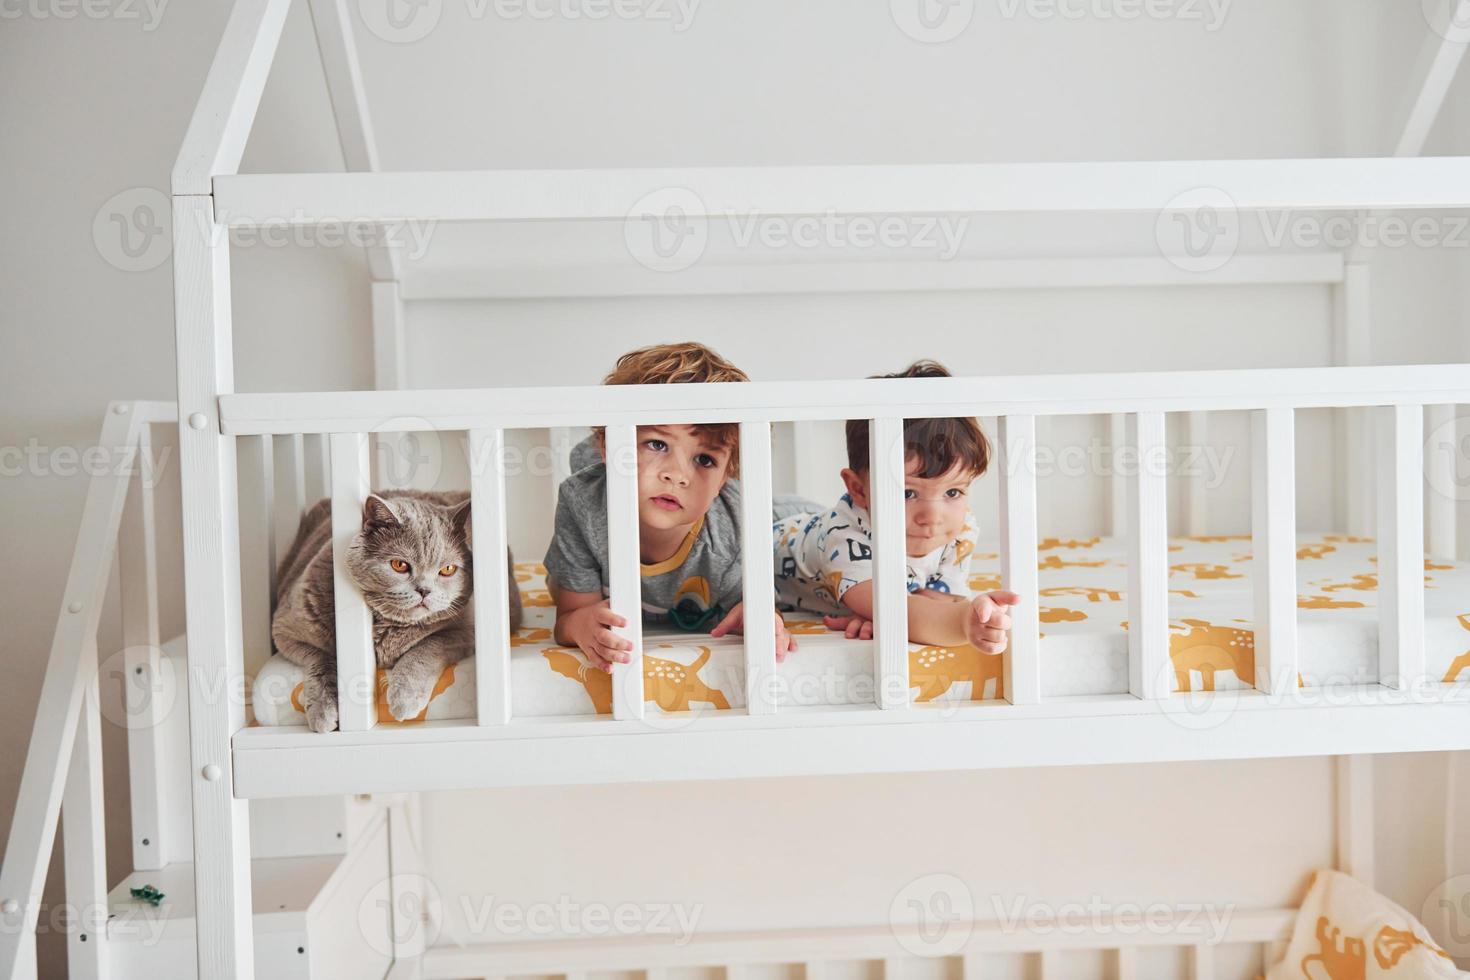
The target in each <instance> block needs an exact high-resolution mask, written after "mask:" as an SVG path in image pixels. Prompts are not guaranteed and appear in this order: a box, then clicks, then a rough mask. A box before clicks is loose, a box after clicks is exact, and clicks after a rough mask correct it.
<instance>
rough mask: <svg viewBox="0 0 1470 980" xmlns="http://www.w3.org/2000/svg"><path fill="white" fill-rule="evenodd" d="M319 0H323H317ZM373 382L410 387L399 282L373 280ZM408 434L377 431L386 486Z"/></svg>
mask: <svg viewBox="0 0 1470 980" xmlns="http://www.w3.org/2000/svg"><path fill="white" fill-rule="evenodd" d="M317 2H318V3H320V2H322V0H317ZM372 306H373V386H374V387H375V388H377V390H379V391H397V390H399V389H402V388H404V387H407V384H406V381H407V378H406V375H407V365H406V363H405V352H404V330H403V294H402V289H401V287H400V286H399V284H398V282H397V281H396V280H395V281H388V282H380V281H377V280H374V281H373V284H372ZM407 438H409V435H408V433H404V432H381V433H375V434H374V439H375V443H376V444H375V446H374V447H373V448H374V449H376V451H377V482H378V486H379V487H382V488H384V489H388V488H390V487H392V481H391V477H392V474H393V471H394V468H395V467H394V465H393V462H394V461H393V455H392V454H393V453H394V452H396V451H397V448H398V446H399V443H400V442H401V441H402V440H404V439H407Z"/></svg>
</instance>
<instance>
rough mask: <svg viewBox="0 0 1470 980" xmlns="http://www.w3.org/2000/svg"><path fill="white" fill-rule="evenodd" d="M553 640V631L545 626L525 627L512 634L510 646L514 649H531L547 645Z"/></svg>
mask: <svg viewBox="0 0 1470 980" xmlns="http://www.w3.org/2000/svg"><path fill="white" fill-rule="evenodd" d="M549 639H551V630H549V629H547V628H546V627H544V626H523V627H522V628H520V629H518V630H516V631H515V632H514V633H512V634H511V637H510V645H511V646H513V647H529V646H535V645H536V644H538V643H545V642H546V641H547V640H549Z"/></svg>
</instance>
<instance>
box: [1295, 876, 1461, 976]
mask: <svg viewBox="0 0 1470 980" xmlns="http://www.w3.org/2000/svg"><path fill="white" fill-rule="evenodd" d="M1464 976H1466V974H1464V973H1461V972H1460V971H1459V970H1457V969H1455V964H1454V962H1453V961H1452V960H1451V959H1450V956H1449V954H1448V953H1446V952H1445V951H1444V950H1443V949H1440V948H1439V947H1438V946H1436V945H1435V944H1434V940H1433V939H1432V938H1431V937H1430V935H1429V932H1428V930H1426V929H1425V928H1424V926H1423V924H1422V923H1420V922H1419V921H1418V920H1417V919H1415V918H1414V917H1413V916H1412V915H1410V914H1409V913H1408V912H1406V911H1404V910H1403V909H1401V908H1399V907H1398V906H1397V905H1395V904H1394V903H1392V902H1390V901H1389V900H1388V899H1386V898H1384V897H1383V896H1382V895H1380V894H1378V893H1377V892H1375V891H1374V890H1373V889H1371V888H1369V887H1368V886H1367V885H1364V884H1363V883H1362V882H1360V881H1358V880H1357V879H1356V878H1352V877H1350V876H1348V875H1345V874H1342V873H1341V872H1337V871H1319V872H1317V877H1316V879H1315V880H1314V881H1313V882H1312V888H1311V890H1310V891H1308V892H1307V897H1306V900H1305V901H1304V902H1302V908H1301V912H1300V914H1299V915H1298V916H1297V920H1296V928H1295V929H1294V930H1293V931H1292V934H1291V941H1290V942H1289V944H1288V945H1287V948H1286V956H1285V957H1284V958H1283V959H1282V960H1281V961H1280V962H1278V963H1274V964H1271V965H1270V968H1269V969H1268V970H1267V972H1266V980H1303V978H1305V980H1376V978H1380V977H1382V978H1386V980H1441V978H1450V977H1464Z"/></svg>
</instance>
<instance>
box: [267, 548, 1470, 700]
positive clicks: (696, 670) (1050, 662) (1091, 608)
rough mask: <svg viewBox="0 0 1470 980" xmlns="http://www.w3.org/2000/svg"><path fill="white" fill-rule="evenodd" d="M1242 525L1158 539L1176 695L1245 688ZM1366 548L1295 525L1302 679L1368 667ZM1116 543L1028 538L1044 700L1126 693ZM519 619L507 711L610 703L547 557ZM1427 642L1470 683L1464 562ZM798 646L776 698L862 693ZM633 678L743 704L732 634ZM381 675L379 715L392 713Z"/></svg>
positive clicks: (929, 655) (832, 639) (933, 688)
mask: <svg viewBox="0 0 1470 980" xmlns="http://www.w3.org/2000/svg"><path fill="white" fill-rule="evenodd" d="M1250 548H1251V539H1250V537H1249V536H1217V537H1193V538H1179V539H1174V540H1171V541H1170V542H1169V553H1170V568H1169V617H1170V630H1171V634H1172V635H1171V637H1170V643H1169V648H1170V649H1169V652H1170V658H1171V667H1172V673H1173V678H1172V683H1173V687H1174V689H1175V690H1176V691H1192V690H1205V691H1212V690H1216V689H1248V688H1251V687H1253V686H1254V684H1255V653H1254V636H1253V633H1252V627H1251V618H1250V617H1251V609H1252V603H1253V596H1252V592H1251V578H1250V565H1251V555H1250ZM1375 552H1376V548H1375V546H1374V543H1373V541H1372V539H1369V538H1357V537H1350V536H1347V535H1338V534H1301V535H1299V536H1298V547H1297V593H1298V595H1297V607H1298V608H1297V616H1298V625H1297V629H1298V648H1299V653H1298V659H1299V664H1300V673H1301V683H1302V684H1304V685H1306V686H1309V687H1321V686H1342V685H1349V684H1365V683H1372V682H1374V681H1376V679H1377V654H1378V640H1377V629H1378V619H1377V615H1378V614H1377V609H1376V606H1377V602H1376V600H1377V589H1378V572H1377V559H1376V556H1375ZM1126 554H1127V543H1126V541H1124V540H1122V539H1111V538H1082V539H1059V538H1048V539H1046V540H1045V541H1043V542H1041V545H1040V563H1039V564H1040V585H1041V588H1040V595H1039V600H1040V618H1041V633H1042V640H1041V689H1042V694H1043V695H1044V696H1047V697H1059V696H1066V695H1096V694H1123V693H1127V691H1128V639H1127V632H1126V629H1127V625H1126V624H1127V603H1126V597H1125V591H1126V588H1127V565H1126ZM971 568H972V572H971V579H970V585H971V587H972V588H973V589H975V590H976V591H988V590H991V589H998V588H1000V587H1001V580H1000V557H999V555H998V554H997V553H996V552H995V551H993V550H990V551H986V550H980V551H977V553H976V554H975V556H974V559H973V562H972V566H971ZM516 578H517V584H518V585H519V587H520V589H521V597H522V605H523V608H524V610H525V624H524V626H523V627H522V628H521V629H520V630H519V631H518V632H517V633H516V635H515V636H514V637H512V639H511V645H512V651H511V678H512V680H511V686H512V691H511V700H512V711H513V712H514V714H515V715H516V716H517V717H550V716H559V715H577V714H591V713H594V712H596V713H607V712H610V711H611V710H612V685H611V679H610V678H609V676H608V675H607V674H604V673H602V672H600V671H596V670H592V669H591V668H589V667H588V666H587V662H586V659H585V658H584V657H583V656H582V654H581V652H580V651H578V650H575V649H568V648H566V647H561V646H558V645H557V644H556V643H555V642H553V640H552V638H551V626H552V622H553V619H554V615H555V610H554V608H553V606H552V601H551V596H550V594H549V593H548V592H547V590H546V583H545V569H544V568H542V567H541V566H540V565H537V564H529V563H527V564H520V565H517V566H516ZM1424 580H1425V610H1426V623H1425V647H1426V657H1425V661H1426V665H1427V668H1428V674H1429V677H1430V678H1431V679H1442V680H1444V681H1446V682H1452V681H1456V680H1464V681H1470V563H1456V562H1452V561H1449V560H1444V561H1439V560H1434V559H1430V560H1426V561H1425V563H1424ZM791 625H792V630H793V632H795V633H796V634H797V638H798V642H801V641H803V640H807V639H808V638H815V637H818V636H820V637H823V639H822V641H821V642H806V643H804V644H802V646H801V647H800V649H798V650H797V651H796V653H794V654H792V655H791V656H790V657H788V658H787V660H786V663H784V664H782V665H780V667H779V669H778V671H777V691H778V703H780V704H786V705H842V704H861V703H870V702H871V701H872V700H873V698H874V687H873V684H874V681H873V667H872V657H871V655H870V653H869V652H868V651H869V647H868V645H867V644H866V643H861V642H859V641H850V640H845V639H843V638H841V637H838V636H836V635H835V634H831V633H829V632H828V631H827V630H826V629H825V627H823V626H822V624H821V622H820V621H817V620H814V619H812V618H799V617H798V618H795V619H794V620H791ZM644 642H645V649H644V681H645V691H646V693H647V697H648V700H649V701H650V702H653V703H654V704H655V705H656V706H657V707H658V708H659V709H661V710H663V711H665V712H669V711H683V710H687V709H700V708H704V709H726V708H738V707H742V706H743V705H744V703H745V665H744V658H743V653H742V649H741V645H740V642H739V640H738V638H735V639H733V640H723V641H716V640H711V639H710V638H709V637H707V636H702V635H696V634H689V633H683V634H678V633H674V634H670V633H654V632H649V633H647V634H646V635H645V637H644ZM474 676H475V662H474V659H473V658H471V659H469V660H465V661H463V662H461V663H459V664H456V665H455V666H454V667H452V668H450V669H449V670H446V671H445V673H444V675H443V676H442V677H441V678H440V679H439V684H438V687H437V693H436V695H435V697H434V699H433V701H432V702H431V703H430V705H429V707H428V709H427V712H426V715H425V717H427V718H429V719H454V718H473V717H474V715H475V693H474V686H475V685H474ZM301 680H302V675H301V670H300V668H298V667H296V666H295V665H293V664H291V663H288V662H286V661H285V660H283V659H282V658H280V657H272V658H271V659H270V661H269V662H268V663H267V664H266V666H265V667H264V668H262V670H261V671H260V673H259V674H258V675H257V676H256V680H255V684H254V696H253V699H252V700H253V704H252V707H253V710H254V714H255V719H256V723H257V724H261V725H300V724H305V716H304V715H303V714H302V712H301V700H300V699H301V694H300V684H301ZM909 680H910V684H911V693H912V695H913V697H914V699H915V700H916V701H919V702H926V701H970V700H977V701H978V700H994V699H1001V698H1003V697H1004V696H1005V691H1004V688H1003V674H1002V658H1001V657H998V656H987V655H985V654H983V653H980V652H979V651H978V650H975V649H974V648H973V647H969V646H962V647H953V648H950V647H935V646H924V645H922V644H911V645H910V648H909ZM385 683H386V681H385V680H384V679H383V678H382V676H381V675H380V678H379V692H380V697H379V712H378V717H379V720H380V721H382V722H385V723H386V722H391V721H392V717H391V716H390V715H389V714H388V711H387V705H386V700H385V698H384V697H383V694H382V692H383V685H384V684H385Z"/></svg>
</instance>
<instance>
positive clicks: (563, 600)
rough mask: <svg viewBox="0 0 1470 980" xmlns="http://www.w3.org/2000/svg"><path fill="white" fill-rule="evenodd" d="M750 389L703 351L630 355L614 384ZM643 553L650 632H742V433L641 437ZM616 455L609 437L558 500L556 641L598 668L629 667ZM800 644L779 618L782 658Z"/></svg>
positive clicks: (657, 432)
mask: <svg viewBox="0 0 1470 980" xmlns="http://www.w3.org/2000/svg"><path fill="white" fill-rule="evenodd" d="M749 380H750V379H749V378H748V377H747V376H746V375H745V372H743V371H741V370H740V369H739V368H737V367H736V366H735V365H733V364H731V363H730V362H729V361H727V360H725V359H724V358H723V357H721V356H720V355H719V354H717V353H715V352H714V351H712V350H710V349H709V348H708V347H705V346H703V345H702V344H694V343H681V344H656V345H654V346H651V347H643V348H640V349H638V350H635V351H630V352H628V353H627V354H624V355H623V356H622V357H620V358H618V362H617V365H616V366H615V367H614V368H613V370H612V371H611V372H610V373H609V374H608V376H607V377H606V378H604V379H603V383H604V384H610V385H625V384H689V383H708V382H739V381H749ZM637 444H638V456H637V458H638V547H639V557H640V560H641V562H642V569H641V570H642V594H643V616H644V620H645V621H646V622H651V623H656V624H672V625H674V626H677V627H679V628H681V629H686V630H700V631H703V630H709V632H710V634H711V635H712V636H724V635H726V634H728V633H731V632H739V631H740V629H741V627H742V626H743V623H744V606H743V604H742V600H741V594H742V591H743V588H744V585H743V581H742V572H741V561H740V485H739V484H738V483H737V482H735V481H734V479H733V478H734V477H736V476H738V475H739V472H740V426H739V424H738V423H733V422H727V423H716V424H704V425H640V426H638V436H637ZM606 455H607V447H606V442H605V432H604V430H603V429H602V428H600V427H599V428H596V429H594V430H593V434H592V437H591V438H589V439H587V440H584V441H583V442H582V443H580V444H579V445H578V446H577V447H576V448H575V449H574V450H573V451H572V469H573V472H572V475H571V476H570V477H568V478H567V479H566V480H565V481H563V483H562V485H561V487H560V489H559V490H558V492H557V503H556V520H555V526H554V529H553V532H552V538H551V546H550V548H549V549H548V550H547V552H546V577H547V583H548V586H549V587H550V589H551V593H552V595H553V597H554V598H555V600H556V626H555V629H554V631H553V634H554V636H555V638H556V642H558V643H562V644H565V645H567V646H576V647H577V648H578V649H580V650H581V651H582V652H583V653H584V654H585V655H586V656H587V660H588V662H589V663H591V664H592V666H594V667H597V668H599V669H602V670H605V671H608V672H611V671H612V665H613V663H614V662H617V663H627V662H628V660H629V651H631V650H632V648H633V644H632V641H630V640H628V639H626V638H624V637H622V636H619V635H618V634H617V633H614V632H613V630H614V629H615V628H618V627H623V626H626V625H627V621H626V620H625V619H624V618H623V617H621V616H619V615H617V614H615V613H614V612H613V611H612V609H611V608H610V607H609V605H608V601H607V595H608V583H609V576H608V554H607V465H606ZM794 649H796V642H795V641H794V640H793V639H792V638H791V636H790V634H789V633H788V632H787V631H786V628H785V624H784V623H783V622H782V620H781V617H780V616H779V615H778V616H777V617H776V656H777V659H784V658H785V655H786V652H787V651H788V650H794Z"/></svg>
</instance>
